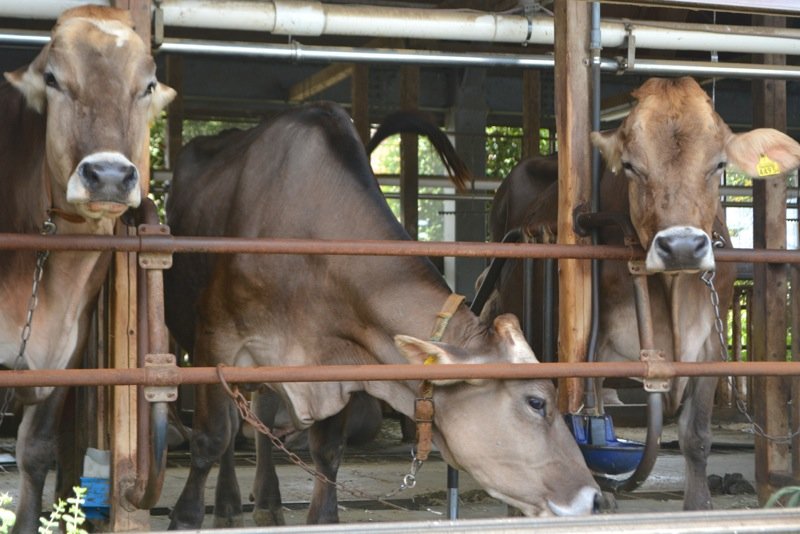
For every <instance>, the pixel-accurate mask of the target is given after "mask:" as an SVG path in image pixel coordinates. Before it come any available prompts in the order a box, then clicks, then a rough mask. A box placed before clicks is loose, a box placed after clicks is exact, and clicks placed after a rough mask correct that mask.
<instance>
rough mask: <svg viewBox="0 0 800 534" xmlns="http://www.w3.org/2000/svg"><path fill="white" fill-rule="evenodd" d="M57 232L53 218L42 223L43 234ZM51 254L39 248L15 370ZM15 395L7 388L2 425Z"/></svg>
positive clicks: (0, 410) (19, 365)
mask: <svg viewBox="0 0 800 534" xmlns="http://www.w3.org/2000/svg"><path fill="white" fill-rule="evenodd" d="M55 233H56V225H55V223H53V221H52V219H49V218H48V219H47V220H45V221H44V224H43V225H42V230H41V234H42V235H53V234H55ZM49 256H50V251H49V250H39V251H37V252H36V267H34V269H33V286H32V288H31V296H30V299H28V312H27V315H26V316H25V325H24V326H23V327H22V333H21V334H20V344H19V351H18V352H17V358H16V359H15V360H14V368H13V369H14V370H15V371H18V370H19V369H21V368H22V363H23V361H24V360H25V349H26V348H27V347H28V340H29V339H30V337H31V324H32V323H33V312H35V311H36V307H37V306H38V305H39V286H40V285H41V283H42V276H44V265H45V263H47V258H48V257H49ZM13 397H14V389H13V388H8V389H6V394H5V396H4V397H3V404H2V406H0V427H1V426H2V425H3V421H4V420H5V417H6V412H7V411H8V408H9V406H10V405H11V399H12V398H13Z"/></svg>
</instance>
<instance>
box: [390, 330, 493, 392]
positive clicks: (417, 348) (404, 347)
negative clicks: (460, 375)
mask: <svg viewBox="0 0 800 534" xmlns="http://www.w3.org/2000/svg"><path fill="white" fill-rule="evenodd" d="M394 344H395V346H396V347H397V348H398V349H399V350H400V352H402V353H403V355H404V356H405V357H406V359H407V360H408V361H409V362H410V363H413V364H423V365H447V364H451V363H476V362H472V361H465V360H463V359H458V358H455V357H454V356H453V354H452V353H451V352H450V351H449V350H447V346H446V345H445V344H442V343H433V342H431V341H423V340H421V339H417V338H415V337H411V336H403V335H397V336H395V337H394ZM478 363H479V362H478ZM431 382H433V383H434V384H436V385H437V386H448V385H452V384H457V383H459V382H464V380H461V379H442V380H432V381H431ZM467 382H469V383H477V382H479V380H467Z"/></svg>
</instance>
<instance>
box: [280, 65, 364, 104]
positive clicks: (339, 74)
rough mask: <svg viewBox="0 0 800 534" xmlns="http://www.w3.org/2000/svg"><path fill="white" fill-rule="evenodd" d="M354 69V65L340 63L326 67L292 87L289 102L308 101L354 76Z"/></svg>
mask: <svg viewBox="0 0 800 534" xmlns="http://www.w3.org/2000/svg"><path fill="white" fill-rule="evenodd" d="M353 69H354V65H353V64H352V63H340V64H336V65H331V66H329V67H325V68H324V69H322V70H321V71H319V72H316V73H314V74H312V75H311V76H309V77H308V78H306V79H305V80H303V81H301V82H298V83H296V84H294V85H293V86H291V87H290V88H289V102H291V103H293V104H296V103H298V102H304V101H306V100H308V99H309V98H311V97H313V96H314V95H317V94H319V93H321V92H322V91H324V90H325V89H328V88H330V87H333V86H334V85H336V84H337V83H339V82H342V81H344V80H346V79H347V78H349V77H350V76H352V74H353Z"/></svg>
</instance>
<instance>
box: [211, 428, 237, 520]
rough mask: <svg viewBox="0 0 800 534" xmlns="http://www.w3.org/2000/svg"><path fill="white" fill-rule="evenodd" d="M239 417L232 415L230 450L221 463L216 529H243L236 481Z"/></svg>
mask: <svg viewBox="0 0 800 534" xmlns="http://www.w3.org/2000/svg"><path fill="white" fill-rule="evenodd" d="M239 423H240V420H239V416H238V414H237V413H232V414H231V435H230V440H229V443H228V448H227V449H225V452H224V453H223V454H222V458H220V462H219V475H218V476H217V487H216V489H215V491H214V528H231V527H243V526H244V520H243V513H242V494H241V491H239V481H238V480H237V479H236V458H235V455H234V453H235V452H236V446H235V442H236V433H237V432H238V431H239Z"/></svg>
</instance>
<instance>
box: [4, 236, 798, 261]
mask: <svg viewBox="0 0 800 534" xmlns="http://www.w3.org/2000/svg"><path fill="white" fill-rule="evenodd" d="M13 249H20V250H51V251H57V250H79V251H89V250H91V251H97V250H113V251H116V252H158V253H168V254H171V253H179V252H185V253H192V252H194V253H197V252H200V253H213V254H326V255H335V256H342V255H345V256H448V257H450V256H452V257H463V258H469V257H481V258H488V257H501V258H571V259H579V260H583V259H592V258H597V259H602V260H637V259H639V260H640V259H644V251H642V250H641V249H639V248H633V247H621V246H610V245H551V244H539V243H479V242H468V241H448V242H438V241H437V242H431V241H376V240H315V239H285V238H284V239H278V238H260V239H259V238H244V237H181V236H170V237H157V236H138V237H124V236H88V235H53V236H42V235H38V234H4V233H0V250H13ZM714 255H715V257H716V259H717V261H721V262H745V263H787V264H800V252H798V251H797V250H778V249H718V250H716V251H715V252H714Z"/></svg>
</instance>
